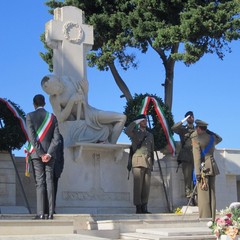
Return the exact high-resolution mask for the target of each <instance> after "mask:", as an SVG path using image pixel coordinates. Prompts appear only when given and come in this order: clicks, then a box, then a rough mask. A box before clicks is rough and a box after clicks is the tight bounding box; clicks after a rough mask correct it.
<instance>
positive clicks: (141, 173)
mask: <svg viewBox="0 0 240 240" xmlns="http://www.w3.org/2000/svg"><path fill="white" fill-rule="evenodd" d="M132 170H133V204H134V205H135V206H137V205H144V204H147V203H148V197H149V192H150V185H151V169H149V168H144V167H133V169H132Z"/></svg>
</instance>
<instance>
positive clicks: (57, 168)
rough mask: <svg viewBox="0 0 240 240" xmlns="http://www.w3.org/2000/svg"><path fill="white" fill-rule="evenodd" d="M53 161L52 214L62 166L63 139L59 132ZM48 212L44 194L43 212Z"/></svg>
mask: <svg viewBox="0 0 240 240" xmlns="http://www.w3.org/2000/svg"><path fill="white" fill-rule="evenodd" d="M54 159H55V163H54V169H53V186H54V214H55V213H56V199H57V190H58V180H59V178H60V177H61V174H62V171H63V167H64V140H63V137H62V135H61V134H60V142H59V144H58V147H57V150H56V151H55V155H54ZM48 213H49V209H48V199H47V194H45V214H48Z"/></svg>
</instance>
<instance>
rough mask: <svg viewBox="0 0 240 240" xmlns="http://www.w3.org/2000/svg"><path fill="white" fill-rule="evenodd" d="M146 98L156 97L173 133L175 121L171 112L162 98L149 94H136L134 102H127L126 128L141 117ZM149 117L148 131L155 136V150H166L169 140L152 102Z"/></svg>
mask: <svg viewBox="0 0 240 240" xmlns="http://www.w3.org/2000/svg"><path fill="white" fill-rule="evenodd" d="M146 96H150V97H154V98H155V99H156V100H157V102H158V104H159V105H160V106H161V108H162V109H163V112H164V116H165V118H166V121H167V123H168V127H169V130H170V132H171V133H172V131H171V127H172V126H173V124H174V121H173V116H172V113H171V111H170V110H169V108H168V107H167V106H166V105H165V104H164V103H163V101H162V99H161V98H160V97H157V96H156V95H151V94H147V93H146V94H140V95H138V94H135V95H134V97H133V100H130V101H128V102H127V105H126V106H125V111H124V114H125V115H126V116H127V121H126V123H125V126H128V125H129V124H130V123H131V122H132V121H134V119H135V118H136V116H138V115H139V112H140V111H141V107H142V101H143V99H145V97H146ZM147 117H148V125H149V127H148V130H149V131H150V132H151V133H152V134H153V136H154V143H155V150H157V151H158V150H161V149H164V148H165V147H166V146H167V144H168V142H167V138H166V136H165V134H164V131H163V128H162V125H161V123H160V122H159V120H158V117H157V114H156V111H155V109H154V106H153V103H152V102H150V104H149V108H148V111H147Z"/></svg>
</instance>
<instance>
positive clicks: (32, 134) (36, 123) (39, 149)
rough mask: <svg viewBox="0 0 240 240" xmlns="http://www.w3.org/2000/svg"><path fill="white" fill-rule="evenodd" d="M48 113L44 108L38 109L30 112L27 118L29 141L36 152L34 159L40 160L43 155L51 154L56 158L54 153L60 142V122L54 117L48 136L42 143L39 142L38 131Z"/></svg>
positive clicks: (33, 154)
mask: <svg viewBox="0 0 240 240" xmlns="http://www.w3.org/2000/svg"><path fill="white" fill-rule="evenodd" d="M46 114H47V111H46V110H45V109H44V108H38V109H37V110H35V111H34V112H30V113H28V114H27V116H26V125H27V131H28V137H29V141H30V142H31V144H32V145H33V147H34V149H35V151H34V152H33V153H32V154H31V157H32V158H40V157H41V156H42V155H43V154H46V153H48V154H50V155H51V156H53V157H54V153H55V151H56V149H57V146H58V144H59V141H60V133H59V129H58V122H57V119H56V117H55V116H54V119H53V122H52V124H51V126H50V127H49V129H48V131H47V133H46V136H45V137H44V138H43V140H42V141H41V142H39V141H38V140H37V134H36V132H37V130H38V129H39V127H40V126H41V125H42V123H43V120H44V118H45V117H46Z"/></svg>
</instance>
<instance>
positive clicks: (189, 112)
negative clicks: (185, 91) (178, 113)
mask: <svg viewBox="0 0 240 240" xmlns="http://www.w3.org/2000/svg"><path fill="white" fill-rule="evenodd" d="M188 115H190V116H192V117H193V116H194V115H193V112H192V111H188V112H186V114H185V117H187V116H188Z"/></svg>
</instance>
